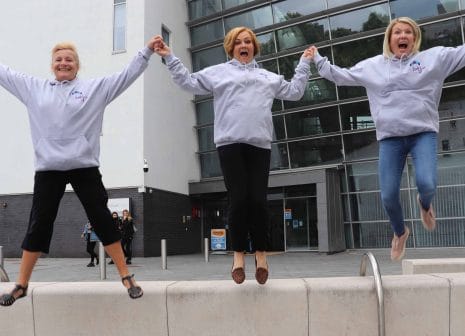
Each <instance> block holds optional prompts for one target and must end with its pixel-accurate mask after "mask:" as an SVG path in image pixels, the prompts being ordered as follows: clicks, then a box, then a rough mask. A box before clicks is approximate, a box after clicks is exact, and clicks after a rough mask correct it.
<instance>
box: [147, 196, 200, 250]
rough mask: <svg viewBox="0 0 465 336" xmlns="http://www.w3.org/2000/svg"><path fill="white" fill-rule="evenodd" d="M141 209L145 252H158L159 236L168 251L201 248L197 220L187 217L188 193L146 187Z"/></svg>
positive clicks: (188, 208)
mask: <svg viewBox="0 0 465 336" xmlns="http://www.w3.org/2000/svg"><path fill="white" fill-rule="evenodd" d="M144 209H145V218H144V219H145V221H144V223H145V225H144V251H145V253H144V254H145V256H150V257H153V256H160V254H161V252H160V251H161V249H160V241H161V239H166V242H167V253H168V254H188V253H197V252H200V251H201V244H202V237H201V228H200V225H201V224H200V220H198V219H195V220H192V219H191V220H188V219H187V216H190V215H191V200H190V198H189V196H186V195H182V194H177V193H172V192H166V191H161V190H156V189H150V188H147V191H146V192H145V194H144Z"/></svg>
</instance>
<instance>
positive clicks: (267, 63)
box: [259, 59, 278, 73]
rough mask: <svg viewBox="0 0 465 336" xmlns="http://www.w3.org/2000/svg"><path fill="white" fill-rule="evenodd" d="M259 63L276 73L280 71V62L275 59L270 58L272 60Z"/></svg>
mask: <svg viewBox="0 0 465 336" xmlns="http://www.w3.org/2000/svg"><path fill="white" fill-rule="evenodd" d="M259 64H260V66H261V67H262V68H263V69H266V70H268V71H271V72H274V73H278V63H276V60H275V59H274V60H270V61H265V62H260V63H259Z"/></svg>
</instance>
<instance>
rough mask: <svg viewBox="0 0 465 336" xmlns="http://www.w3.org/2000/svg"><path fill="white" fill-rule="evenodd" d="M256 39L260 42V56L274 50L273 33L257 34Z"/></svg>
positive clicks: (271, 52)
mask: <svg viewBox="0 0 465 336" xmlns="http://www.w3.org/2000/svg"><path fill="white" fill-rule="evenodd" d="M257 39H258V42H259V43H260V56H266V55H269V54H273V53H275V52H276V46H275V43H274V38H273V33H267V34H262V35H257Z"/></svg>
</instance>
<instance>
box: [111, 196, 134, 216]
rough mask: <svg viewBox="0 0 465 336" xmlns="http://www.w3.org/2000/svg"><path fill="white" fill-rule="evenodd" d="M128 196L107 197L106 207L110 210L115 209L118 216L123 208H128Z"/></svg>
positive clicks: (121, 213)
mask: <svg viewBox="0 0 465 336" xmlns="http://www.w3.org/2000/svg"><path fill="white" fill-rule="evenodd" d="M130 200H131V199H130V198H109V199H108V208H109V209H110V211H111V212H113V211H116V212H117V213H118V216H120V217H121V216H123V210H124V209H127V210H129V211H131V209H129V204H130Z"/></svg>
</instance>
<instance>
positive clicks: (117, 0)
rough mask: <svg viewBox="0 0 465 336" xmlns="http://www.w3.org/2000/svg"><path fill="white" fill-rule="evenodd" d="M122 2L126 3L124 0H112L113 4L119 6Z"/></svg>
mask: <svg viewBox="0 0 465 336" xmlns="http://www.w3.org/2000/svg"><path fill="white" fill-rule="evenodd" d="M123 2H126V0H114V4H115V5H116V4H119V3H123Z"/></svg>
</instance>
